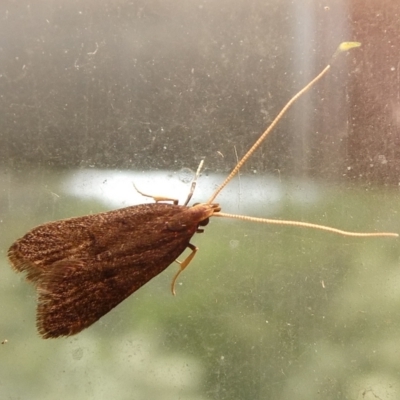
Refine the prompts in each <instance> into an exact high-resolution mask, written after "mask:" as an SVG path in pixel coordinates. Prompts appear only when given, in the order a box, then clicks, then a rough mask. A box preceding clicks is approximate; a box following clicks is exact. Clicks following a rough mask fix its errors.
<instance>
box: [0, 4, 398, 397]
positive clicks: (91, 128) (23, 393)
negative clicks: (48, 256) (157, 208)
mask: <svg viewBox="0 0 400 400" xmlns="http://www.w3.org/2000/svg"><path fill="white" fill-rule="evenodd" d="M399 8H400V6H399V5H398V2H396V1H389V0H386V1H382V0H379V1H378V0H376V1H370V2H365V1H361V0H352V1H350V0H349V1H345V0H341V1H335V2H331V1H318V0H310V1H303V0H295V1H288V0H269V1H266V2H263V1H253V2H248V1H242V0H237V1H227V0H222V1H218V2H215V1H191V0H189V1H165V0H163V1H161V0H159V1H153V0H150V1H149V0H146V1H128V0H117V1H115V0H113V1H111V0H105V1H94V0H89V1H88V0H85V1H83V0H76V1H73V2H71V1H66V0H44V1H41V2H33V1H30V0H19V1H18V2H16V1H3V2H1V4H0V20H1V24H0V33H1V34H0V38H1V39H0V109H1V118H0V128H1V129H0V138H1V147H0V154H1V157H0V168H1V183H2V184H1V192H0V193H1V197H0V200H1V203H0V204H1V210H2V212H1V219H0V221H1V227H2V228H1V235H0V241H1V249H2V253H1V254H2V262H1V263H2V269H1V279H0V298H1V307H0V321H1V322H0V326H1V330H0V332H1V336H0V342H2V345H1V346H0V351H1V357H0V371H1V374H0V375H1V382H0V385H1V388H0V391H1V393H2V398H5V399H6V398H7V399H8V398H9V399H12V398H21V399H27V398H29V399H41V400H43V399H54V398H56V397H59V396H60V395H61V396H62V398H63V399H65V400H68V399H74V400H77V399H109V398H115V399H177V398H179V399H198V400H200V399H252V400H253V399H268V398H269V399H307V400H309V399H320V398H324V399H344V398H348V399H376V398H382V399H383V398H385V399H392V398H393V399H394V398H399V393H400V380H399V378H398V377H399V376H400V374H399V372H400V370H399V362H398V359H399V357H398V350H399V346H400V341H399V325H400V317H399V312H398V309H399V302H400V269H399V242H398V240H397V239H388V238H374V239H371V238H369V239H367V238H363V239H360V238H357V239H355V238H343V237H338V236H335V235H332V234H329V233H321V232H316V231H311V230H307V229H301V228H293V227H286V228H285V227H276V226H265V225H257V224H254V223H243V222H240V221H233V220H222V219H217V218H214V219H213V220H212V221H211V223H210V224H209V226H207V227H206V230H205V233H203V234H198V235H196V236H195V237H194V238H193V240H192V243H193V244H195V245H196V246H198V247H199V249H200V250H199V252H198V254H197V255H196V257H195V259H194V261H193V262H192V263H191V264H190V266H189V267H188V268H187V270H185V272H184V273H183V274H182V275H181V276H180V277H179V281H178V284H177V295H176V296H175V297H173V296H172V295H171V293H170V289H169V287H170V282H171V279H172V277H173V275H174V273H175V271H176V269H177V265H171V266H170V267H169V268H168V269H167V270H166V271H165V272H164V273H162V274H160V275H159V276H157V277H156V278H154V279H153V280H152V281H151V282H149V283H148V284H147V285H145V286H144V287H143V288H142V289H140V290H139V291H137V292H136V293H134V294H133V295H132V296H131V297H130V298H128V299H127V300H126V301H124V302H123V303H122V304H121V305H120V306H118V307H117V308H116V309H114V310H113V311H112V312H110V313H109V314H107V315H106V316H104V317H103V318H102V319H101V320H100V321H98V322H97V323H96V324H94V325H93V326H91V327H90V328H88V329H86V330H85V331H83V332H82V333H80V334H78V335H76V336H72V337H69V338H62V339H56V340H43V339H41V338H40V337H39V336H38V335H37V333H36V330H35V312H36V311H35V303H36V295H35V291H34V288H33V287H31V286H30V285H29V284H27V283H26V282H24V280H23V277H22V276H19V275H16V274H15V273H14V272H13V271H12V270H11V268H10V266H9V265H8V262H7V257H6V256H7V249H8V247H9V246H10V245H11V243H12V242H13V241H14V240H15V239H17V238H18V237H21V236H22V235H23V234H24V233H26V232H27V231H28V230H29V229H31V228H33V227H34V226H36V225H38V224H42V223H44V222H47V221H50V220H55V219H60V218H68V217H74V216H79V215H84V214H89V213H94V212H99V211H107V210H111V209H113V208H118V207H123V206H127V205H132V204H138V203H140V202H144V201H150V200H149V199H143V198H141V197H140V196H139V195H138V194H137V193H136V192H135V191H134V189H133V186H132V181H134V182H135V183H136V184H137V185H138V186H140V189H141V190H143V191H145V192H149V193H153V194H157V195H158V194H162V195H167V196H170V197H176V198H178V199H179V200H180V201H182V200H183V199H184V198H185V197H186V194H187V191H188V190H189V186H190V179H191V177H192V176H193V171H194V170H195V169H196V168H197V166H198V164H199V161H200V160H201V159H203V158H204V159H205V169H204V171H203V174H202V176H201V177H200V179H199V182H198V185H197V188H196V192H195V196H194V199H193V200H194V202H199V201H205V200H207V199H208V197H209V196H210V194H211V192H212V191H213V190H214V189H215V187H216V185H218V184H219V183H220V182H222V180H223V179H224V177H225V176H226V175H227V173H228V172H229V171H230V169H231V168H232V167H233V166H234V165H235V162H236V160H237V158H238V157H240V156H241V155H243V154H244V153H245V151H246V150H247V148H248V147H249V146H250V145H251V144H252V143H253V142H254V141H255V140H256V138H257V137H258V136H259V135H260V134H261V133H262V131H263V130H264V129H265V128H266V126H267V125H268V124H269V122H271V120H272V118H273V117H274V116H275V115H276V114H277V113H278V112H279V110H280V109H281V107H282V106H283V105H284V104H285V102H286V101H287V100H288V99H289V98H290V97H291V96H292V95H293V94H294V93H295V92H296V91H297V90H299V89H300V88H301V87H302V86H303V85H304V84H305V83H307V82H308V81H309V80H310V79H311V78H312V77H314V76H315V75H316V73H318V72H319V71H320V70H321V69H322V68H323V67H324V66H325V65H326V64H327V63H328V62H329V60H330V57H331V55H332V54H333V52H334V50H335V49H336V47H337V46H338V44H339V43H340V42H342V41H343V40H357V41H360V42H362V47H361V48H360V49H356V50H354V51H353V52H351V53H349V54H346V55H345V56H344V57H343V58H342V59H341V60H339V61H338V62H337V63H336V64H335V65H334V68H333V69H332V71H331V72H330V74H329V75H328V76H326V77H325V78H324V80H323V81H322V82H320V83H319V84H318V86H317V87H315V88H314V89H313V90H312V91H311V92H310V93H309V94H307V95H306V96H305V97H304V98H302V99H301V100H300V101H299V102H298V103H297V104H296V105H295V106H294V107H293V109H291V110H290V112H289V113H288V115H286V116H285V118H284V120H283V121H282V122H281V123H280V124H279V126H278V127H277V129H276V130H275V131H274V132H273V133H272V135H271V137H270V138H268V140H267V141H266V142H265V143H264V144H263V146H262V148H261V149H259V150H258V152H257V153H256V154H255V155H254V156H253V157H252V159H251V160H250V161H249V162H248V163H247V165H246V166H245V167H243V168H242V170H241V173H240V176H239V177H237V178H236V179H235V180H234V181H233V182H232V183H231V184H230V185H229V186H228V187H227V188H226V190H224V192H223V193H222V195H221V196H219V197H218V199H217V200H218V202H219V203H220V204H221V206H222V207H223V210H224V211H225V212H231V213H240V214H246V215H252V216H260V217H268V218H282V219H296V220H301V221H308V222H315V223H320V224H326V225H331V226H335V227H338V228H343V229H348V230H354V231H395V232H396V231H397V232H398V231H400V228H399V226H400V225H399V201H398V197H399V195H398V187H399V179H398V176H399V171H398V170H399V163H398V159H399V156H398V152H399V150H398V149H399V121H400V119H399V107H400V105H399V96H398V93H399V82H400V80H399V60H398V54H400V40H399V37H400V34H399V33H400V32H399V25H398V15H399V12H400V10H399Z"/></svg>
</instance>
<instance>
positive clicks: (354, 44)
mask: <svg viewBox="0 0 400 400" xmlns="http://www.w3.org/2000/svg"><path fill="white" fill-rule="evenodd" d="M360 46H361V43H359V42H343V43H341V44H340V45H339V47H338V48H337V49H336V51H335V53H334V54H333V56H332V58H331V60H330V63H329V64H328V65H327V66H326V67H325V68H324V69H323V70H322V71H321V72H320V73H319V74H318V75H317V76H316V77H315V78H314V79H313V80H312V81H311V82H309V83H308V84H307V85H306V86H304V87H303V89H301V90H300V91H299V92H297V93H296V94H295V95H294V96H293V97H292V98H291V99H290V100H289V101H288V102H287V103H286V105H285V106H284V107H283V108H282V110H281V111H280V112H279V114H278V115H277V116H276V117H275V119H274V120H273V121H272V122H271V124H270V125H269V127H268V128H267V129H266V130H265V132H264V133H263V134H262V135H261V136H260V137H259V138H258V140H257V141H256V142H255V143H254V144H253V146H251V147H250V149H249V150H248V152H247V153H246V154H245V155H244V156H243V157H242V159H241V160H240V161H239V162H238V163H237V164H236V166H235V168H233V170H232V172H231V173H230V174H229V175H228V177H227V178H226V179H225V181H224V182H223V183H222V184H221V185H220V186H219V188H218V189H217V190H216V191H215V192H214V193H213V195H212V196H211V197H210V199H209V200H208V201H207V203H208V204H211V203H212V202H213V201H214V199H215V198H216V197H217V196H218V195H219V193H220V192H221V190H222V189H223V188H224V187H225V186H226V185H227V184H228V183H229V182H230V181H231V180H232V178H233V177H234V176H235V175H236V174H237V173H238V171H239V170H240V168H241V167H242V166H243V164H244V163H245V162H246V161H247V160H248V159H249V158H250V157H251V155H252V154H253V153H254V152H255V151H256V150H257V149H258V148H259V147H260V145H261V144H262V142H263V141H264V140H265V138H266V137H267V136H268V134H269V133H270V132H271V131H272V130H273V129H274V128H275V126H276V124H277V123H278V122H279V121H280V120H281V119H282V117H283V116H284V115H285V113H286V112H287V110H288V109H289V108H290V107H291V106H292V105H293V103H294V102H295V101H296V100H297V99H298V98H299V97H301V96H302V95H303V94H304V93H306V92H307V91H308V90H309V89H310V88H311V87H312V86H314V85H315V84H316V83H317V82H318V81H319V80H320V79H321V78H322V77H323V76H324V75H325V74H326V73H327V72H328V71H329V70H330V68H331V64H332V62H333V61H334V60H335V59H336V58H337V56H338V55H339V54H340V53H342V52H344V51H348V50H350V49H352V48H354V47H360Z"/></svg>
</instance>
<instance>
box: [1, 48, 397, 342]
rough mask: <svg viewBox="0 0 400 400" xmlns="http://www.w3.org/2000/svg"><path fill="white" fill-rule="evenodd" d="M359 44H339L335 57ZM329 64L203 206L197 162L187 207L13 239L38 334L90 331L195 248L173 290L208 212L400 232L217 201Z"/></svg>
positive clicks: (134, 210)
mask: <svg viewBox="0 0 400 400" xmlns="http://www.w3.org/2000/svg"><path fill="white" fill-rule="evenodd" d="M359 45H360V44H359V43H355V42H346V43H342V44H341V45H340V46H339V48H338V50H337V51H336V53H335V54H334V57H333V58H335V57H336V56H337V54H339V53H340V52H342V51H347V50H348V49H350V48H353V47H358V46H359ZM329 69H330V64H329V65H328V66H327V67H325V69H324V70H323V71H322V72H321V73H320V74H319V75H318V76H317V77H316V78H314V79H313V80H312V81H311V82H310V83H309V84H308V85H306V86H305V87H304V88H303V89H302V90H300V91H299V92H298V93H297V94H296V95H295V96H294V97H293V98H292V99H291V100H290V101H289V102H288V103H287V104H286V105H285V107H284V108H283V109H282V111H281V112H280V113H279V114H278V116H277V117H276V118H275V120H274V121H273V122H272V124H271V125H270V126H269V127H268V128H267V130H266V131H265V132H264V133H263V134H262V135H261V136H260V138H259V139H258V140H257V142H256V143H255V144H254V145H253V146H252V147H251V148H250V150H249V151H248V152H247V154H246V155H245V156H244V157H243V158H242V159H241V160H240V161H239V162H238V164H237V165H236V167H235V168H234V169H233V170H232V172H231V174H230V175H229V176H228V177H227V178H226V180H225V181H224V182H223V183H222V185H220V186H219V188H218V189H217V190H216V191H215V193H214V194H213V195H212V197H211V198H210V199H209V201H208V202H207V203H203V204H197V205H194V206H191V207H189V206H188V203H189V201H190V199H191V196H192V193H193V190H194V186H195V183H196V179H197V177H198V176H199V174H200V170H201V166H202V163H201V164H200V166H199V168H198V170H197V173H196V178H195V179H194V181H193V183H192V189H191V192H190V193H189V196H188V198H187V200H186V202H185V204H184V205H178V204H177V201H173V204H164V203H159V202H160V201H172V200H171V199H166V198H157V197H153V198H154V200H155V203H154V204H141V205H137V206H132V207H126V208H122V209H118V210H115V211H110V212H104V213H100V214H95V215H87V216H83V217H78V218H70V219H65V220H60V221H54V222H49V223H47V224H43V225H40V226H38V227H36V228H34V229H32V230H31V231H30V232H28V233H27V234H26V235H25V236H23V237H22V238H21V239H18V240H17V241H16V242H15V243H14V244H13V245H12V246H11V247H10V249H9V251H8V258H9V260H10V262H11V265H12V266H13V268H14V269H15V270H16V271H18V272H21V271H24V272H26V279H27V280H28V281H29V282H32V283H33V284H34V285H35V286H36V288H37V293H38V307H37V327H38V331H39V333H40V334H41V335H42V337H43V338H55V337H59V336H69V335H73V334H76V333H78V332H80V331H81V330H83V329H85V328H87V327H88V326H90V325H91V324H93V323H94V322H96V321H97V320H98V319H99V318H101V317H102V316H103V315H105V314H106V313H108V312H109V311H110V310H111V309H113V308H114V307H115V306H117V305H118V304H119V303H120V302H121V301H123V300H124V299H125V298H127V297H128V296H130V295H131V294H132V293H133V292H135V291H136V290H137V289H139V288H140V287H141V286H142V285H144V284H145V283H146V282H148V281H150V280H151V279H152V278H154V277H155V276H156V275H158V274H159V273H161V272H162V271H163V270H164V269H166V268H167V267H168V266H169V265H170V264H171V263H173V262H174V261H177V258H178V257H179V255H180V254H181V253H182V252H183V251H184V250H185V249H186V248H187V247H188V248H190V249H191V250H192V252H191V253H190V254H189V256H188V257H187V258H186V259H185V260H184V261H182V262H180V261H177V262H178V263H179V264H180V269H179V270H178V272H177V274H176V275H175V277H174V279H173V281H172V292H173V293H174V292H175V291H174V285H175V281H176V279H177V277H178V275H179V273H180V272H182V271H183V270H184V269H185V268H186V266H187V265H188V264H189V263H190V261H191V260H192V259H193V257H194V255H195V253H196V251H197V248H196V247H195V246H194V245H192V244H191V243H190V240H191V238H192V236H193V235H194V234H195V233H200V232H203V229H202V227H204V226H205V225H207V224H208V222H209V218H210V217H229V218H236V219H243V220H249V221H256V222H263V223H275V224H281V225H282V224H286V225H298V226H305V227H311V228H316V229H322V230H326V231H330V232H333V233H338V234H342V235H349V236H392V237H396V236H398V235H397V234H395V233H385V232H380V233H352V232H346V231H342V230H339V229H335V228H330V227H326V226H321V225H315V224H307V223H301V222H296V221H282V220H268V219H262V218H251V217H246V216H241V215H231V214H225V213H222V212H221V208H220V206H219V205H218V204H216V203H214V199H215V198H216V197H217V195H218V194H219V193H220V192H221V190H222V189H223V188H224V187H225V186H226V185H227V184H228V182H229V181H230V180H231V179H232V178H233V177H234V176H235V175H236V174H237V172H238V171H239V169H240V168H241V166H242V165H243V164H244V163H245V162H246V160H247V159H248V158H249V157H250V156H251V155H252V154H253V152H254V151H255V150H256V149H257V148H258V147H259V146H260V144H261V143H262V141H263V140H264V139H265V137H266V136H267V135H268V134H269V133H270V131H271V130H272V129H273V128H274V127H275V125H276V124H277V122H278V121H279V120H280V119H281V118H282V116H283V114H284V113H285V112H286V111H287V110H288V108H289V107H290V106H291V105H292V104H293V103H294V102H295V101H296V100H297V99H298V98H299V97H300V96H301V95H302V94H303V93H305V92H306V91H307V90H308V89H310V87H311V86H313V85H314V84H315V83H316V82H317V81H318V80H319V79H321V78H322V76H323V75H325V74H326V73H327V72H328V70H329ZM140 193H141V192H140ZM141 194H143V193H141ZM145 196H146V195H145ZM150 197H152V196H150Z"/></svg>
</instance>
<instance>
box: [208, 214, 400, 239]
mask: <svg viewBox="0 0 400 400" xmlns="http://www.w3.org/2000/svg"><path fill="white" fill-rule="evenodd" d="M213 217H224V218H233V219H240V220H242V221H251V222H261V223H263V224H274V225H288V226H301V227H303V228H312V229H319V230H321V231H326V232H331V233H336V234H338V235H342V236H353V237H382V236H383V237H398V236H399V235H398V234H397V233H392V232H367V233H364V232H349V231H344V230H342V229H336V228H331V227H330V226H325V225H318V224H311V223H308V222H300V221H290V220H280V219H268V218H256V217H248V216H246V215H237V214H226V213H222V212H215V213H214V214H213Z"/></svg>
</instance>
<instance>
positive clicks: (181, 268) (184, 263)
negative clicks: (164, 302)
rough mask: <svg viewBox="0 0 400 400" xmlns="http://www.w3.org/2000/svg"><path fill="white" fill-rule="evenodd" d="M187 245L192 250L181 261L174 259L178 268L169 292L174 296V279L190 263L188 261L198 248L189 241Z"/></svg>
mask: <svg viewBox="0 0 400 400" xmlns="http://www.w3.org/2000/svg"><path fill="white" fill-rule="evenodd" d="M187 247H189V248H190V249H191V250H192V252H191V253H190V254H189V255H188V256H187V257H186V258H185V259H184V260H183V261H179V260H175V261H176V262H177V263H178V264H179V269H178V272H177V273H176V274H175V276H174V278H173V279H172V282H171V292H172V294H173V295H174V296H175V294H176V292H175V283H176V280H177V279H178V276H179V275H180V273H181V272H182V271H183V270H184V269H185V268H186V267H187V266H188V265H189V264H190V262H191V261H192V260H193V257H194V256H195V255H196V252H197V250H198V249H199V248H198V247H196V246H193V245H192V244H191V243H189V244H188V245H187Z"/></svg>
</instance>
